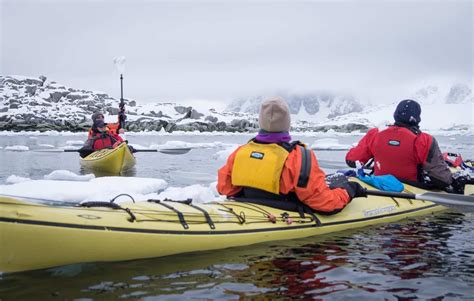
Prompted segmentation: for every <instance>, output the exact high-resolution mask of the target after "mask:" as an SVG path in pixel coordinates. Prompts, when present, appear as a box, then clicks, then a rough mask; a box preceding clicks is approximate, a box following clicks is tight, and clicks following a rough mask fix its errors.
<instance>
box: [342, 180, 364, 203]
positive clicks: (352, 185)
mask: <svg viewBox="0 0 474 301" xmlns="http://www.w3.org/2000/svg"><path fill="white" fill-rule="evenodd" d="M343 188H344V189H345V190H346V191H347V193H348V194H349V197H350V198H351V200H352V199H353V198H361V197H364V198H366V197H367V189H365V188H364V187H362V186H361V185H360V184H359V183H357V182H351V181H349V182H347V184H346V185H345V186H344V187H343Z"/></svg>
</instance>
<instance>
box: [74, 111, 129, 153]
mask: <svg viewBox="0 0 474 301" xmlns="http://www.w3.org/2000/svg"><path fill="white" fill-rule="evenodd" d="M92 120H93V124H92V128H91V129H90V130H89V134H88V137H87V140H86V142H85V143H84V145H83V147H82V148H81V149H80V150H79V155H80V156H81V157H82V158H84V157H87V156H88V155H90V154H91V153H93V152H95V151H98V150H101V149H103V148H115V147H117V146H118V145H119V144H120V143H122V142H124V140H123V139H122V137H120V136H119V135H118V134H117V132H119V133H123V129H120V130H117V127H115V125H116V124H106V123H105V122H104V115H103V114H102V113H100V112H97V113H94V114H92ZM111 128H112V129H111Z"/></svg>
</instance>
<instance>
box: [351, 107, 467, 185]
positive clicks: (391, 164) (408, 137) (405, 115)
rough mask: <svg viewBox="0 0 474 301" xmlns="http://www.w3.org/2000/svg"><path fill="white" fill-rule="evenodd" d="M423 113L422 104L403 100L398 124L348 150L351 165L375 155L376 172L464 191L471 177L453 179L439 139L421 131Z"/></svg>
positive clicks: (372, 133)
mask: <svg viewBox="0 0 474 301" xmlns="http://www.w3.org/2000/svg"><path fill="white" fill-rule="evenodd" d="M420 115H421V107H420V104H418V103H417V102H416V101H414V100H411V99H406V100H402V101H401V102H400V103H399V104H398V105H397V108H396V110H395V113H394V114H393V117H394V119H395V123H394V124H393V125H391V126H388V127H387V128H386V129H384V130H379V129H377V128H374V129H371V130H369V131H368V132H367V134H366V135H365V136H364V137H363V138H362V139H361V140H360V141H359V143H358V144H357V146H355V147H353V148H352V149H350V150H349V152H348V153H347V155H346V163H347V165H349V166H350V167H353V168H354V167H356V164H355V162H356V161H359V162H361V163H362V164H365V163H367V162H368V161H369V160H371V159H372V158H373V159H374V174H375V175H386V174H391V175H393V176H395V177H397V178H398V179H399V180H401V181H403V182H405V183H407V184H412V185H415V186H421V187H423V188H438V189H445V190H447V191H449V192H454V193H464V185H465V183H466V181H467V178H466V177H463V176H459V177H456V179H453V176H452V173H451V171H450V170H449V167H448V165H447V164H446V162H445V161H444V159H443V155H442V153H441V151H440V149H439V146H438V142H437V141H436V139H435V138H434V137H433V136H431V135H430V134H427V133H424V132H422V131H421V130H420V127H419V123H420V121H421V117H420ZM426 176H428V179H427V178H426Z"/></svg>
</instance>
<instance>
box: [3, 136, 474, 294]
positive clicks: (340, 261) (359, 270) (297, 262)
mask: <svg viewBox="0 0 474 301" xmlns="http://www.w3.org/2000/svg"><path fill="white" fill-rule="evenodd" d="M250 137H251V136H245V135H240V136H151V137H149V136H129V137H128V139H129V140H130V141H131V142H132V143H136V144H140V145H144V146H148V145H150V144H161V143H164V142H165V141H168V140H180V141H187V142H193V143H202V142H215V141H220V142H222V143H228V144H230V143H235V144H240V143H243V142H245V141H247V140H248V139H249V138H250ZM295 138H297V139H300V140H302V141H305V142H306V143H308V144H310V145H311V144H312V143H313V142H314V140H316V139H320V138H304V137H298V136H296V137H295ZM359 138H360V137H343V138H341V137H339V138H337V139H338V140H339V142H340V143H343V144H351V143H353V142H355V141H357V140H358V139H359ZM437 138H438V141H439V142H440V145H441V147H442V148H443V149H444V150H449V151H456V152H461V153H462V154H463V156H464V157H465V158H473V157H474V150H473V141H472V140H473V139H472V137H458V136H454V137H437ZM82 139H83V137H82V136H54V137H51V136H37V137H33V139H32V137H28V136H14V137H6V136H0V146H1V147H3V148H4V147H5V146H8V145H30V146H31V145H35V144H52V145H55V146H63V145H65V144H66V141H71V140H82ZM222 149H223V148H222V147H212V148H206V149H193V150H192V151H191V152H190V153H188V154H186V155H181V156H170V155H164V154H160V153H151V154H150V153H139V154H137V157H138V159H137V166H136V168H135V170H134V171H133V174H130V176H133V175H135V176H140V177H156V178H163V179H165V180H167V181H168V182H169V184H170V186H187V185H192V184H196V183H200V184H204V185H207V184H209V183H210V182H212V181H215V179H216V176H215V173H216V170H217V168H218V167H220V166H221V165H222V164H223V163H224V161H223V159H219V158H217V156H216V155H215V154H216V152H218V151H220V150H222ZM317 156H318V158H319V160H320V163H321V166H323V167H324V168H325V169H326V170H327V171H333V170H334V169H338V168H343V167H344V165H342V164H341V162H343V161H342V158H343V157H344V152H322V151H320V152H317ZM0 166H1V168H0V184H4V183H5V180H6V178H7V177H8V176H10V175H12V174H15V175H17V176H23V177H30V178H32V179H41V178H43V176H44V175H46V174H48V173H50V172H52V171H54V170H58V169H66V170H70V171H72V172H75V173H80V172H81V171H80V168H79V163H78V160H77V156H76V155H75V154H71V153H36V152H10V151H2V150H0ZM0 235H1V233H0ZM0 247H1V246H0ZM90 247H91V248H93V247H94V246H90ZM137 247H140V246H137ZM32 256H35V254H34V250H32ZM473 292H474V219H473V217H472V215H471V214H463V213H456V212H444V213H440V214H436V215H434V216H425V217H420V218H416V219H409V220H404V221H401V222H399V223H393V224H382V225H377V226H373V227H368V228H363V229H359V230H354V231H344V232H339V233H334V234H330V235H324V236H319V237H311V238H306V239H299V240H292V241H281V242H276V243H275V242H273V243H266V244H259V245H253V246H246V247H240V248H232V249H225V250H219V251H209V252H200V253H192V254H182V255H175V256H168V257H163V258H157V259H150V260H135V261H128V262H117V263H94V264H80V265H71V266H65V267H60V268H55V269H50V270H41V271H34V272H27V273H18V274H11V275H2V276H0V300H2V301H4V300H186V299H199V300H202V299H205V300H209V299H218V300H237V299H260V300H261V299H267V300H270V299H314V300H474V297H473Z"/></svg>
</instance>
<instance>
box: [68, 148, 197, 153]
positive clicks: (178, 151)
mask: <svg viewBox="0 0 474 301" xmlns="http://www.w3.org/2000/svg"><path fill="white" fill-rule="evenodd" d="M190 150H191V149H190V148H183V149H177V150H176V151H175V154H184V153H187V152H189V151H190ZM63 151H64V152H65V153H75V152H79V151H80V150H79V149H65V150H63ZM133 152H134V153H165V154H172V153H173V149H170V150H166V149H163V150H161V149H134V150H133Z"/></svg>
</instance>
